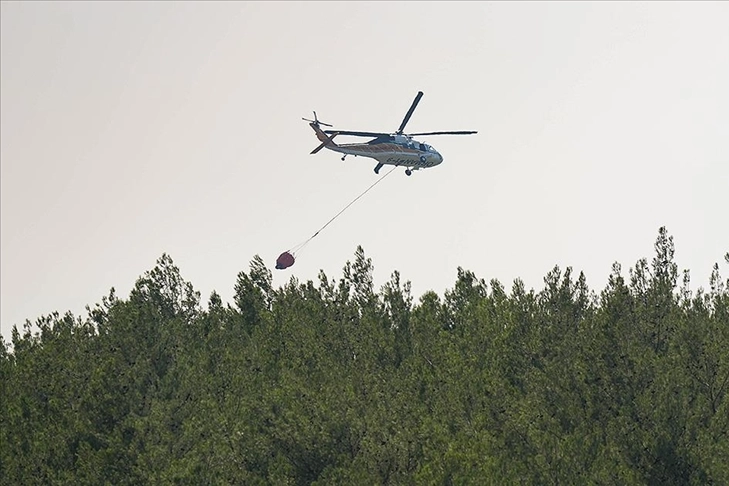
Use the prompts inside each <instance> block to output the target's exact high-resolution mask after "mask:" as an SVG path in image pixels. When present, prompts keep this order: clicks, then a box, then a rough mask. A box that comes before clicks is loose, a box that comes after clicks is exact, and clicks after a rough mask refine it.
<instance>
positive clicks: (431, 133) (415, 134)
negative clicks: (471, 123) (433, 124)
mask: <svg viewBox="0 0 729 486" xmlns="http://www.w3.org/2000/svg"><path fill="white" fill-rule="evenodd" d="M474 133H478V132H473V131H456V132H423V133H408V134H407V135H408V137H418V136H421V135H471V134H474Z"/></svg>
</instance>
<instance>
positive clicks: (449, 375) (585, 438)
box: [0, 228, 729, 485]
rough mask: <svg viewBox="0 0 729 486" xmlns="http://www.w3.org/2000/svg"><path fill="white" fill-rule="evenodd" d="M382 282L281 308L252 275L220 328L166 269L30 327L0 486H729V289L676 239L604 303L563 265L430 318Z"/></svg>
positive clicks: (451, 293)
mask: <svg viewBox="0 0 729 486" xmlns="http://www.w3.org/2000/svg"><path fill="white" fill-rule="evenodd" d="M725 259H726V263H729V253H728V254H727V255H726V256H725ZM372 275H373V265H372V261H371V260H370V259H369V258H367V257H366V256H365V253H364V250H363V249H362V248H361V247H357V249H356V251H355V254H354V259H353V261H352V262H347V263H346V265H345V266H344V268H343V272H342V276H341V278H339V279H338V280H336V279H334V280H333V279H330V278H328V277H327V276H326V275H325V274H324V273H323V272H321V273H320V275H319V281H318V283H317V284H315V283H313V282H306V283H301V282H298V281H297V280H296V279H295V278H292V279H291V280H290V281H289V282H288V283H287V284H286V285H284V286H283V287H281V288H278V289H275V288H273V286H272V274H271V271H270V270H269V269H268V268H267V267H266V265H265V264H264V262H263V260H262V259H261V258H260V257H258V256H256V257H254V258H253V260H252V261H251V263H250V269H249V271H248V272H245V271H242V272H240V273H239V274H238V278H237V281H236V284H235V288H234V298H233V305H232V306H231V305H228V304H224V303H223V302H222V299H221V298H220V296H219V295H218V294H217V293H216V292H213V293H212V294H211V295H210V297H209V299H208V302H207V305H206V308H205V309H204V308H203V307H201V305H200V295H199V293H198V292H196V291H195V290H194V289H193V287H192V285H191V284H190V283H189V282H186V281H185V280H184V279H183V278H182V276H181V274H180V271H179V269H178V268H177V267H176V266H175V265H174V263H173V262H172V259H171V258H170V257H169V256H167V255H163V256H162V257H161V258H160V259H159V260H158V261H157V264H156V266H155V267H154V268H153V269H152V270H151V271H149V272H146V273H145V274H144V275H143V276H142V277H140V279H139V280H138V281H137V283H136V285H135V286H134V288H133V290H132V291H131V293H130V295H129V297H128V298H127V299H120V298H118V297H117V296H116V295H115V292H114V289H112V290H111V292H110V293H109V295H108V296H107V297H104V298H103V299H102V302H101V304H99V305H96V306H95V307H94V308H93V309H88V317H86V318H80V317H74V316H72V315H70V314H67V315H63V316H61V315H59V314H52V315H49V316H43V317H41V318H39V319H38V320H37V321H36V322H35V323H34V324H31V323H30V322H26V323H25V325H24V326H23V328H22V332H21V331H19V330H18V329H17V328H14V329H13V333H12V342H11V343H6V342H4V341H3V342H2V343H1V344H2V346H1V347H0V386H1V387H2V388H1V390H0V391H1V392H2V393H1V394H0V483H2V484H61V483H62V484H68V483H73V484H94V485H99V484H115V485H116V484H295V485H299V484H300V485H304V484H495V485H496V484H499V485H500V484H558V483H559V484H635V485H643V484H648V485H652V484H656V485H657V484H661V485H663V484H729V466H728V464H729V460H727V458H728V457H729V438H728V437H729V400H727V392H728V391H729V351H728V350H729V281H724V280H722V277H721V275H720V273H719V266H718V265H715V266H714V268H713V271H712V274H711V278H710V282H709V288H708V289H707V290H704V289H699V290H697V291H696V292H692V291H691V290H690V289H689V282H690V279H689V274H688V272H684V273H683V280H682V286H681V287H680V288H678V281H679V272H678V266H677V265H676V263H675V262H674V245H673V239H672V237H670V236H669V235H668V233H667V231H666V229H665V228H660V230H659V232H658V237H657V239H656V243H655V256H654V258H653V259H652V260H650V262H649V260H648V259H641V260H639V261H638V262H637V263H636V264H635V266H634V267H633V268H631V269H630V270H629V279H628V280H627V281H626V280H625V279H624V278H623V276H622V269H621V266H620V265H619V264H617V263H616V264H614V266H613V269H612V273H611V275H610V277H609V280H608V283H607V286H606V288H605V289H603V290H602V291H601V292H600V293H599V294H595V293H593V292H592V291H590V289H589V288H588V285H587V282H586V279H585V276H584V275H583V274H582V273H580V274H579V275H575V274H574V273H573V271H572V269H571V268H569V267H568V268H566V269H561V268H559V267H558V266H555V267H554V268H553V269H552V270H551V271H550V272H549V273H548V274H547V275H546V276H545V278H544V287H543V288H542V289H541V290H539V291H534V290H526V289H525V288H524V284H523V282H521V281H520V280H518V279H517V280H516V281H514V282H513V284H512V286H511V290H510V291H508V290H507V289H506V288H505V287H504V286H503V285H502V284H501V283H500V282H498V281H497V280H491V281H490V282H488V283H487V282H486V281H485V280H483V279H479V278H478V277H477V276H476V275H475V274H473V273H472V272H470V271H468V270H465V269H462V268H458V274H457V279H456V282H455V285H454V287H453V288H452V289H449V290H447V291H446V292H445V293H444V295H443V297H442V298H441V297H440V296H439V295H438V294H436V293H435V292H427V293H425V294H424V295H422V296H421V297H420V298H419V299H418V300H417V301H414V299H413V297H412V295H411V293H410V282H403V281H402V279H401V276H400V274H399V272H397V271H395V272H393V273H392V275H391V277H390V280H389V281H388V282H387V283H385V285H383V286H382V288H381V289H379V291H378V290H376V289H375V287H374V283H373V277H372Z"/></svg>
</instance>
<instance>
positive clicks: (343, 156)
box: [342, 154, 347, 162]
mask: <svg viewBox="0 0 729 486" xmlns="http://www.w3.org/2000/svg"><path fill="white" fill-rule="evenodd" d="M346 156H347V154H344V155H342V162H344V158H345V157H346Z"/></svg>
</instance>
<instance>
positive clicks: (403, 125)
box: [395, 91, 423, 135]
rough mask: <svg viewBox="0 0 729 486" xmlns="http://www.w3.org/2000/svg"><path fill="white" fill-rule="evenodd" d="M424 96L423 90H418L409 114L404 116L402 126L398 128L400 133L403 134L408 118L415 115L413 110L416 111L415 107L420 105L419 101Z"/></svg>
mask: <svg viewBox="0 0 729 486" xmlns="http://www.w3.org/2000/svg"><path fill="white" fill-rule="evenodd" d="M422 97H423V92H422V91H418V94H417V95H416V96H415V99H414V100H413V104H412V105H410V109H409V110H408V112H407V114H406V115H405V118H403V120H402V123H401V124H400V128H398V129H397V132H395V133H397V134H398V135H400V134H402V131H403V130H404V129H405V125H406V124H407V122H408V120H410V117H411V116H413V112H414V111H415V107H416V106H418V103H420V98H422Z"/></svg>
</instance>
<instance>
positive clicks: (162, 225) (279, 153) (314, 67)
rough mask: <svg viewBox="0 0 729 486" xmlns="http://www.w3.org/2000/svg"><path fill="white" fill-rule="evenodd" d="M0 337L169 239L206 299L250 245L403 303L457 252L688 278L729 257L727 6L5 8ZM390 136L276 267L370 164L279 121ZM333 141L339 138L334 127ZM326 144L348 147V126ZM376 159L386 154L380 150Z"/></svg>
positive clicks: (484, 261) (78, 296) (593, 279)
mask: <svg viewBox="0 0 729 486" xmlns="http://www.w3.org/2000/svg"><path fill="white" fill-rule="evenodd" d="M1 18H2V39H1V41H2V44H1V49H2V50H1V59H0V60H1V63H2V64H1V79H0V82H1V83H0V85H1V89H2V100H1V103H0V110H1V115H2V117H1V121H0V122H1V126H0V128H1V134H0V135H1V138H0V140H1V142H2V148H1V154H0V156H1V162H2V173H1V176H2V177H1V179H2V188H1V189H2V194H1V195H2V206H1V208H2V215H1V216H2V219H1V222H2V228H1V238H2V240H1V245H0V249H1V251H2V262H1V266H0V268H1V269H2V281H1V291H2V295H1V300H0V302H1V309H2V315H1V316H0V319H1V324H2V328H1V330H2V335H3V336H4V337H5V339H6V340H8V339H9V336H10V331H11V329H12V326H13V325H14V324H17V325H18V327H19V328H21V327H22V324H23V322H24V321H25V320H26V319H29V320H31V321H32V322H34V321H35V320H36V319H37V318H38V317H39V316H41V315H45V314H49V313H51V312H53V311H59V312H60V313H64V312H65V311H68V310H70V311H71V312H73V313H74V314H76V315H82V316H84V315H85V311H84V307H85V306H86V305H90V306H92V307H93V305H94V304H96V303H98V302H101V298H102V296H104V295H107V294H108V292H109V289H110V288H111V287H115V288H116V290H117V294H118V295H119V296H121V297H126V296H128V293H129V291H130V290H131V288H132V287H133V285H134V283H135V281H136V279H137V278H138V277H140V276H141V275H142V274H143V273H144V272H145V271H147V270H150V269H152V268H153V267H154V265H155V261H156V260H157V259H158V258H159V257H160V256H161V255H162V254H163V253H168V254H169V255H170V256H171V257H172V258H173V260H174V261H175V263H176V265H177V266H178V267H179V268H180V270H181V273H182V275H183V277H184V278H185V279H186V280H189V281H191V282H192V284H193V285H194V286H195V288H196V289H197V290H199V291H200V292H201V294H202V303H203V305H205V304H206V303H207V300H208V297H209V295H210V293H211V291H213V290H216V291H217V292H218V293H219V294H220V295H221V296H222V298H223V300H224V301H225V302H232V296H233V286H234V284H235V280H236V275H237V274H238V272H240V271H241V270H244V271H248V269H249V262H250V261H251V259H252V258H253V257H254V255H256V254H258V255H260V256H261V257H262V258H263V259H264V260H265V261H266V262H267V263H269V264H270V268H271V269H272V270H273V272H274V284H275V285H276V286H280V285H283V284H285V283H286V282H287V281H288V279H290V278H291V277H292V276H294V277H296V278H297V279H298V280H299V281H301V282H305V281H307V280H314V281H315V282H316V281H317V274H318V272H319V270H320V269H323V270H324V271H325V272H326V274H327V276H328V277H330V278H337V279H338V278H339V277H341V270H342V267H343V266H344V264H345V263H346V261H347V260H353V258H354V252H355V249H356V247H357V245H362V246H363V248H364V249H365V253H366V254H367V256H368V257H370V258H372V260H373V264H374V267H375V273H374V278H375V283H376V285H377V286H378V288H379V286H380V285H382V284H384V283H385V282H386V281H387V280H388V279H389V277H390V274H391V273H392V272H393V271H394V270H398V271H400V273H401V275H402V278H403V279H404V280H410V281H412V284H413V293H414V296H415V298H416V299H417V298H419V297H420V296H421V295H422V294H423V293H424V292H425V291H427V290H434V291H436V292H437V293H438V294H439V295H441V296H442V295H443V293H444V292H445V291H446V290H447V289H450V288H452V287H453V285H454V284H455V281H456V272H457V267H458V266H462V267H463V268H465V269H467V270H471V271H473V272H474V273H475V274H476V275H477V276H478V277H479V278H483V279H485V280H487V281H488V280H490V279H492V278H497V279H499V280H500V281H501V282H502V283H503V284H504V285H505V286H506V287H507V288H509V289H510V288H511V283H512V281H513V279H514V278H517V277H519V278H521V279H522V280H524V282H525V284H526V286H527V288H535V289H537V290H539V289H541V288H542V286H543V277H544V276H545V275H546V273H547V272H548V271H549V270H550V269H551V268H552V267H553V266H554V265H559V266H560V267H561V268H563V269H564V268H566V267H568V266H571V267H572V268H573V271H574V273H575V275H576V274H578V273H579V272H580V271H583V272H584V273H585V275H586V277H587V282H588V285H589V286H590V288H591V289H592V290H595V291H596V292H599V291H600V290H602V289H603V288H604V286H605V283H606V281H607V276H608V274H609V273H610V268H611V265H612V263H613V262H615V261H617V262H619V263H621V264H622V266H623V275H624V276H626V277H627V275H628V268H629V267H632V266H633V265H634V264H635V262H636V260H638V259H639V258H642V257H646V258H648V259H651V258H652V257H653V243H654V241H655V239H656V236H657V234H658V228H659V227H660V226H664V225H665V226H666V227H667V229H668V232H669V233H670V234H671V235H672V236H673V237H674V242H675V245H676V262H677V263H678V265H679V269H681V270H682V269H684V268H688V269H690V270H691V275H692V287H693V288H694V289H696V288H698V287H699V286H703V287H704V288H706V287H708V278H709V274H710V272H711V267H712V266H713V264H714V263H715V262H719V263H720V268H721V270H722V274H723V275H724V276H725V277H726V276H727V275H728V274H729V268H727V265H726V264H725V263H723V255H724V253H725V252H727V251H729V224H728V223H727V220H729V218H727V209H728V208H729V88H727V87H728V86H729V28H727V26H728V25H729V2H715V3H700V2H686V3H682V2H665V3H663V2H653V1H651V2H645V3H640V2H598V3H589V2H560V3H550V2H541V1H540V2H534V3H530V2H521V1H519V2H494V3H479V2H463V3H458V2H442V3H441V2H422V3H417V2H402V3H397V2H371V1H370V2H361V3H358V2H349V1H348V2H330V1H327V2H321V3H317V2H300V3H298V2H290V3H289V2H261V3H258V2H232V1H230V2H220V3H213V2H204V3H203V2H201V3H194V2H159V3H154V2H75V3H64V2H59V1H54V2H47V3H44V2H3V3H2V12H1ZM419 90H421V91H423V92H424V96H423V98H422V100H421V101H420V104H419V106H418V108H417V110H416V111H415V113H414V114H413V116H412V118H411V120H410V122H409V124H408V126H407V131H410V132H422V131H436V130H477V131H478V134H477V135H471V136H433V137H422V141H424V142H426V143H429V144H431V145H433V146H434V147H435V148H436V149H437V150H438V151H439V152H441V154H442V155H443V157H444V162H443V163H442V164H441V165H439V166H437V167H434V168H431V169H428V170H425V171H419V172H415V173H414V174H413V175H412V176H411V177H407V176H406V175H405V174H404V171H403V169H400V168H398V169H397V170H396V171H395V173H393V174H391V175H390V176H389V177H388V178H387V179H385V180H384V181H382V183H381V184H378V185H377V186H376V187H375V188H374V189H373V190H372V191H370V192H369V193H368V194H367V195H366V196H365V197H363V198H362V199H360V200H359V201H358V202H357V203H356V204H354V205H353V206H352V207H350V208H349V209H348V210H347V211H346V212H345V213H344V214H343V215H342V216H341V217H339V218H338V219H337V220H336V221H335V222H333V223H332V224H331V225H329V226H328V227H327V228H326V229H325V230H324V231H323V232H322V233H321V234H320V235H319V236H317V237H316V238H315V239H314V240H313V241H312V242H311V243H310V244H309V245H308V246H307V247H306V249H305V251H304V252H302V253H301V254H299V255H298V258H297V262H296V264H295V265H294V266H293V267H291V268H290V269H288V270H286V271H279V270H274V269H273V267H274V263H275V259H276V257H277V256H278V255H279V254H280V253H281V252H282V251H284V250H287V249H289V248H290V247H293V246H294V245H296V244H298V243H300V242H302V241H304V240H305V239H307V238H308V237H309V236H311V235H312V234H313V233H314V232H315V231H316V230H317V229H318V228H319V227H321V226H322V225H323V224H324V223H325V222H327V221H328V220H329V219H330V218H331V217H332V216H334V215H335V214H336V213H337V212H338V211H339V210H341V209H342V208H343V207H344V206H345V205H346V204H347V203H349V202H350V201H351V200H352V199H354V198H355V197H356V196H357V195H358V194H360V193H361V192H362V191H363V190H364V189H365V188H367V187H368V186H369V185H370V184H372V183H373V182H374V181H375V180H376V179H377V176H376V175H375V174H374V172H373V170H372V169H373V167H374V165H375V161H373V160H370V159H363V158H353V157H349V158H348V159H347V160H346V162H342V161H341V160H340V158H339V155H338V154H336V153H334V152H331V151H328V150H322V151H321V152H319V153H318V154H316V155H309V152H310V151H311V150H312V149H313V148H314V147H316V146H317V145H318V144H319V142H318V140H317V139H316V137H315V135H314V133H313V131H312V130H311V128H310V127H309V126H308V125H307V123H306V122H304V121H302V120H301V117H311V112H312V110H316V111H317V114H318V115H319V118H320V119H321V120H323V121H325V122H328V123H331V124H333V125H334V126H335V128H339V129H342V130H365V131H394V130H396V129H397V127H398V125H399V124H400V121H401V120H402V118H403V116H404V115H405V112H406V111H407V109H408V108H409V106H410V104H411V103H412V101H413V98H414V97H415V95H416V93H417V92H418V91H419ZM343 138H344V137H343ZM342 141H352V142H353V141H362V139H351V138H350V139H349V140H344V139H343V140H342ZM385 170H388V169H387V168H386V169H385Z"/></svg>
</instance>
